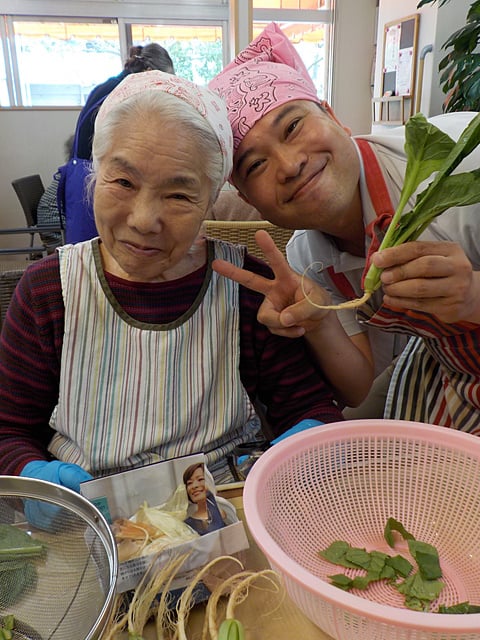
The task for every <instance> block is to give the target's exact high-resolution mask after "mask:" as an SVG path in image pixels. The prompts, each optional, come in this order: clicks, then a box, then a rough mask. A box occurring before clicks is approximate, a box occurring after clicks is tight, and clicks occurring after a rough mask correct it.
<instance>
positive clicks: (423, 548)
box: [408, 540, 442, 580]
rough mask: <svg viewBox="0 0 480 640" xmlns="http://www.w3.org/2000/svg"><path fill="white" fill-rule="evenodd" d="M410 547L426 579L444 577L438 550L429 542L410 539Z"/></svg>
mask: <svg viewBox="0 0 480 640" xmlns="http://www.w3.org/2000/svg"><path fill="white" fill-rule="evenodd" d="M408 549H409V551H410V553H411V554H412V556H413V557H414V558H415V561H416V563H417V565H418V570H419V572H420V575H421V576H422V578H423V579H424V580H437V579H438V578H441V577H442V570H441V568H440V560H439V558H438V551H437V550H436V549H435V547H433V546H432V545H431V544H429V543H428V542H422V541H421V540H409V541H408Z"/></svg>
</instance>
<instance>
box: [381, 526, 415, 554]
mask: <svg viewBox="0 0 480 640" xmlns="http://www.w3.org/2000/svg"><path fill="white" fill-rule="evenodd" d="M394 531H398V533H399V534H400V535H401V536H402V538H403V539H404V540H414V539H415V538H414V537H413V536H412V534H411V533H409V532H408V531H407V530H406V529H405V527H404V526H403V524H402V523H401V522H399V521H398V520H395V518H389V519H388V520H387V524H386V525H385V529H384V531H383V537H384V538H385V540H386V541H387V544H388V546H389V547H392V549H393V547H394V546H395V540H394V539H393V532H394Z"/></svg>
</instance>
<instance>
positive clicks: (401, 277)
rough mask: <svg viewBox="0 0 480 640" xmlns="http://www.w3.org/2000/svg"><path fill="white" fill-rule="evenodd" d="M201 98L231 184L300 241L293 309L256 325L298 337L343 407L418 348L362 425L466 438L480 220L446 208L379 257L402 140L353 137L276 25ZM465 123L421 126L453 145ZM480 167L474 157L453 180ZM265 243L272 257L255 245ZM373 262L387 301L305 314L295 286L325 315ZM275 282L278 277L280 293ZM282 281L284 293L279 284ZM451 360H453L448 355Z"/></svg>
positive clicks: (454, 118) (470, 420)
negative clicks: (208, 101)
mask: <svg viewBox="0 0 480 640" xmlns="http://www.w3.org/2000/svg"><path fill="white" fill-rule="evenodd" d="M210 88H212V89H213V90H214V91H216V92H217V93H219V94H220V95H221V96H222V97H223V99H224V101H225V102H226V104H227V109H228V115H229V120H230V124H231V126H232V130H233V136H234V163H233V172H232V175H231V182H232V183H233V184H234V185H235V186H236V187H237V189H238V191H239V193H240V194H241V196H242V197H243V198H244V199H245V200H247V201H248V202H250V203H251V204H252V205H253V206H254V207H255V208H256V209H258V211H260V213H261V214H262V216H263V217H264V218H266V219H267V220H270V221H271V222H273V223H275V224H277V225H280V226H284V227H287V228H290V229H296V230H297V231H296V233H295V234H294V236H293V238H292V240H291V241H290V243H289V245H288V247H287V256H288V261H289V263H290V265H291V267H292V268H293V269H294V270H295V272H297V274H300V275H299V276H298V279H300V284H299V282H298V279H297V280H295V278H294V277H293V276H291V277H290V283H291V292H292V293H291V300H292V301H291V302H290V303H289V306H286V304H284V306H283V307H282V306H281V304H280V303H279V304H278V305H277V307H276V308H275V307H274V305H273V306H272V305H270V308H269V309H268V310H264V311H265V313H264V314H263V316H262V320H263V321H264V322H265V323H266V324H267V325H268V326H269V327H270V329H271V330H272V331H279V332H280V331H286V330H287V328H289V327H292V326H296V327H301V328H302V330H303V331H304V333H305V336H306V338H307V340H308V341H309V343H310V345H311V347H312V349H313V351H314V352H315V354H316V356H317V359H318V361H319V363H320V364H321V366H322V367H323V369H324V371H325V373H326V375H327V376H329V378H330V381H331V382H332V384H333V385H334V387H335V388H336V389H337V391H339V396H340V397H342V396H343V397H347V389H348V387H349V385H350V386H351V385H354V386H357V387H362V391H361V393H359V397H362V395H363V394H364V392H365V387H369V386H370V381H371V367H370V368H369V363H372V362H373V363H374V367H375V373H376V374H377V375H378V374H379V373H381V372H382V371H384V370H385V369H386V368H387V367H388V366H389V364H390V363H391V362H392V361H393V360H394V358H395V356H397V355H398V353H400V352H401V351H402V348H403V346H404V345H405V341H406V336H408V335H413V336H418V337H419V339H412V340H411V341H410V342H409V344H408V347H407V348H406V349H405V350H404V351H403V352H402V356H401V358H400V359H399V361H398V364H397V365H396V367H395V372H394V376H393V379H392V384H390V383H389V381H388V380H387V383H386V386H385V385H383V386H382V385H381V384H380V389H381V390H382V392H385V393H386V391H387V389H389V395H388V398H387V405H386V409H385V413H384V408H383V400H382V398H381V397H379V398H376V400H375V403H374V406H372V405H368V406H367V408H366V409H365V411H364V412H363V413H362V414H358V415H360V417H374V416H377V415H380V416H382V415H385V417H396V418H398V417H400V418H403V419H417V420H420V421H425V422H434V423H436V424H445V425H448V426H455V427H457V428H462V429H464V430H469V431H475V430H476V428H477V426H478V411H479V410H480V368H479V367H478V365H476V364H473V365H472V364H471V363H469V364H467V361H469V360H470V358H469V355H468V354H466V353H464V351H462V349H464V347H462V346H461V342H462V341H463V342H465V340H467V337H468V340H467V342H469V344H471V345H474V346H473V349H474V350H476V349H477V347H478V345H479V342H478V339H479V338H480V329H479V328H478V325H479V324H480V273H479V271H480V245H479V244H478V240H477V239H478V238H479V237H480V236H479V233H478V228H477V227H478V223H477V222H476V221H477V220H479V217H478V216H479V214H480V207H479V206H478V205H471V206H468V207H461V208H459V207H452V208H451V209H449V211H448V212H446V213H445V214H443V215H442V216H441V217H440V218H437V219H436V220H435V222H434V223H432V224H431V225H430V227H429V228H428V229H427V230H426V231H425V232H424V234H423V235H422V236H421V238H420V240H419V241H417V242H411V243H407V244H405V245H402V246H399V247H396V248H390V249H386V250H384V251H382V252H381V254H380V253H378V252H376V249H377V248H378V245H379V242H380V240H381V237H382V234H383V232H384V230H385V228H386V227H387V226H388V224H389V221H390V219H391V215H392V214H393V211H394V209H395V207H396V206H397V205H398V202H399V197H400V192H401V189H402V186H403V181H404V175H405V168H406V155H405V151H404V144H405V128H404V127H398V128H395V129H389V130H386V131H385V132H382V133H379V134H376V135H373V134H370V135H362V136H357V137H355V138H354V137H352V136H351V132H350V130H349V129H348V127H345V126H344V125H343V124H342V123H340V122H339V121H338V119H337V118H336V117H335V114H334V113H333V111H332V110H331V108H330V107H329V105H328V104H326V103H325V102H324V101H322V100H320V99H319V98H318V96H317V94H316V89H315V86H314V84H313V82H312V80H311V79H310V77H309V75H308V72H307V70H306V68H305V65H304V64H303V62H302V60H301V59H300V57H299V56H298V54H297V53H296V51H295V49H294V47H293V46H292V44H291V43H290V41H289V40H288V38H287V37H286V36H285V35H284V34H283V32H282V31H281V30H280V29H279V28H278V26H277V25H276V24H274V23H271V24H270V25H268V26H267V27H266V29H265V30H264V31H263V32H262V33H261V34H260V35H259V36H258V37H257V38H256V39H255V40H254V41H253V42H252V43H251V44H250V45H249V46H248V47H247V48H246V49H245V50H244V51H242V52H241V53H240V54H239V55H238V56H237V57H236V58H235V60H233V61H232V62H231V63H230V64H229V65H228V66H227V67H226V68H225V69H224V70H223V71H222V72H221V73H220V74H219V75H218V76H217V77H216V78H214V79H213V80H212V82H211V83H210ZM474 115H475V114H473V113H459V114H446V115H444V116H438V117H436V118H433V119H431V122H432V123H433V124H435V125H436V126H437V127H438V128H439V129H441V130H443V131H444V132H446V133H447V134H448V135H449V136H450V137H451V138H452V139H453V140H456V139H458V137H459V135H460V133H461V132H462V131H463V129H464V128H465V127H466V126H467V124H468V122H469V121H470V120H471V119H472V118H473V117H474ZM478 166H480V153H479V152H478V150H476V151H475V153H474V154H472V155H471V156H469V157H468V158H467V160H466V161H464V162H463V163H462V165H461V168H460V169H459V170H463V171H469V170H472V169H474V168H477V167H478ZM422 188H423V186H422V187H421V188H420V189H419V191H420V190H421V189H422ZM415 197H416V194H414V195H413V196H412V198H411V199H410V202H409V206H410V207H411V206H413V204H414V201H415ZM261 242H262V245H264V247H265V248H266V249H267V251H270V250H271V245H269V244H268V242H267V241H266V240H265V239H263V240H261ZM268 257H269V259H270V256H268ZM372 261H373V262H374V263H375V264H376V265H377V266H378V267H380V268H382V269H383V273H382V285H383V288H382V289H381V290H379V291H377V292H376V294H375V296H374V297H373V298H372V299H371V301H370V303H369V307H368V308H365V307H364V308H362V310H361V312H358V313H357V312H355V310H352V309H345V310H341V311H338V313H336V312H325V311H324V312H323V314H320V313H319V310H318V309H317V308H315V307H314V306H312V305H310V304H309V303H308V300H305V295H304V288H305V286H307V287H308V289H307V291H310V292H313V290H314V285H313V284H312V282H311V280H313V281H315V282H316V283H318V284H319V285H321V287H322V289H321V291H323V296H324V299H325V296H327V293H328V294H329V296H330V298H331V300H332V302H333V303H334V304H340V303H342V302H344V301H346V300H348V299H349V298H355V297H359V296H360V295H361V293H362V279H363V275H364V271H365V267H366V266H367V265H369V263H370V262H372ZM271 263H272V261H271ZM277 264H278V265H280V259H279V258H278V260H277ZM215 268H216V269H217V270H218V271H219V272H221V273H223V274H224V275H228V276H229V277H233V278H235V279H237V280H238V281H239V282H242V283H243V284H246V285H247V286H251V287H252V288H256V289H257V290H259V291H262V293H265V291H266V290H267V289H268V287H270V288H271V287H273V286H274V285H267V284H265V283H264V282H261V281H260V280H259V279H258V278H252V277H251V276H249V275H248V274H245V273H242V272H241V271H240V270H238V269H232V268H228V267H227V266H226V265H225V264H220V263H218V264H217V265H216V267H215ZM281 270H282V267H280V266H278V267H277V280H278V281H279V280H280V271H281ZM274 271H275V269H274ZM305 275H308V276H309V278H310V279H311V280H310V281H307V280H306V279H305V280H304V278H303V277H304V276H305ZM281 277H282V280H283V283H285V282H286V281H287V272H286V271H285V270H283V271H281ZM300 285H301V286H300ZM277 286H280V285H279V284H278V283H277ZM285 288H286V284H284V290H285ZM300 292H302V293H300ZM312 295H313V294H309V297H312ZM316 295H317V296H321V295H322V294H321V293H318V292H317V294H316ZM270 297H271V296H270ZM285 301H288V295H287V294H286V293H285V291H284V296H283V298H282V303H285ZM292 302H294V304H293V303H292ZM385 309H386V310H387V313H385ZM332 315H334V316H335V319H336V320H337V321H338V322H339V324H340V326H341V330H340V329H339V327H338V326H337V325H335V320H333V319H332ZM387 316H388V319H387ZM259 317H260V316H259ZM472 326H473V327H474V328H473V329H472ZM332 327H335V330H333V329H332ZM379 329H382V330H383V331H380V330H379ZM342 331H343V333H342ZM477 331H478V335H477ZM344 336H347V337H348V340H347V342H345V341H343V338H344ZM454 336H455V337H454ZM339 341H342V342H341V344H342V348H341V355H340V356H339V353H338V352H339V351H340V349H339V347H338V345H339V344H340V342H339ZM454 343H455V344H454ZM453 352H454V353H456V354H457V355H456V356H455V358H453V357H452V356H451V355H447V354H449V353H450V354H451V353H453ZM359 354H360V356H359ZM362 356H363V358H362ZM478 361H479V359H478V358H477V359H476V362H478ZM342 374H343V375H342ZM378 380H379V381H380V380H381V379H378ZM406 380H408V382H406ZM389 384H390V386H388V385H389ZM472 398H473V400H472ZM347 404H349V403H348V402H347ZM352 404H353V403H352ZM362 411H363V409H362ZM346 415H349V417H350V416H351V415H353V414H351V413H349V412H346Z"/></svg>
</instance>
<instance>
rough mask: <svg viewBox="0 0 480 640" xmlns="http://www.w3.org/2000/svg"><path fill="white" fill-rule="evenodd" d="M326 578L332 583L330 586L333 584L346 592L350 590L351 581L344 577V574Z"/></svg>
mask: <svg viewBox="0 0 480 640" xmlns="http://www.w3.org/2000/svg"><path fill="white" fill-rule="evenodd" d="M328 577H329V579H330V580H331V581H332V584H334V585H335V586H336V587H338V588H339V589H343V590H344V591H348V590H349V589H351V588H352V582H353V580H352V579H351V578H349V577H348V576H346V575H345V574H344V573H336V574H335V575H333V576H328Z"/></svg>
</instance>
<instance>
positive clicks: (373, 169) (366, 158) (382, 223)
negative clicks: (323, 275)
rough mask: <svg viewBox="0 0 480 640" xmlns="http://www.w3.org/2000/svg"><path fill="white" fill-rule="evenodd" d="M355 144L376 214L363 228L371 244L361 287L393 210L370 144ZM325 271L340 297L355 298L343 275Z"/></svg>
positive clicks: (360, 140)
mask: <svg viewBox="0 0 480 640" xmlns="http://www.w3.org/2000/svg"><path fill="white" fill-rule="evenodd" d="M355 142H356V144H357V146H358V148H359V150H360V154H361V156H362V159H363V166H364V171H365V180H366V183H367V189H368V193H369V195H370V199H371V201H372V205H373V208H374V209H375V213H376V214H377V215H376V218H375V219H374V220H372V222H370V224H368V225H367V226H366V228H365V234H366V235H367V236H368V237H370V238H371V243H370V247H369V250H368V255H367V261H366V267H365V271H364V272H363V277H362V285H363V278H364V277H365V274H366V272H367V270H368V267H369V266H370V256H371V255H372V253H375V251H376V250H377V249H378V247H379V246H380V243H381V241H382V238H383V235H384V232H385V230H386V228H387V227H388V225H389V224H390V221H391V219H392V216H393V214H394V208H393V205H392V201H391V199H390V194H389V193H388V189H387V185H386V183H385V178H384V177H383V173H382V169H381V167H380V164H379V162H378V160H377V156H376V155H375V152H374V151H373V149H372V147H371V146H370V143H369V142H368V141H367V140H364V139H362V138H358V139H357V138H355ZM327 271H328V275H329V276H330V278H331V279H332V281H333V283H334V284H335V286H336V287H337V289H338V290H339V291H340V293H341V294H342V295H344V296H345V297H346V298H350V299H353V298H356V297H357V296H356V294H355V291H354V289H353V287H352V285H351V284H350V282H349V280H348V279H347V277H346V276H345V274H343V273H335V271H334V269H333V267H328V269H327Z"/></svg>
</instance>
